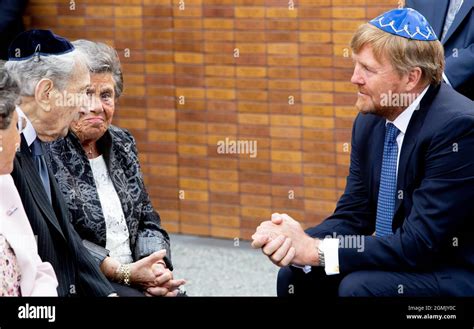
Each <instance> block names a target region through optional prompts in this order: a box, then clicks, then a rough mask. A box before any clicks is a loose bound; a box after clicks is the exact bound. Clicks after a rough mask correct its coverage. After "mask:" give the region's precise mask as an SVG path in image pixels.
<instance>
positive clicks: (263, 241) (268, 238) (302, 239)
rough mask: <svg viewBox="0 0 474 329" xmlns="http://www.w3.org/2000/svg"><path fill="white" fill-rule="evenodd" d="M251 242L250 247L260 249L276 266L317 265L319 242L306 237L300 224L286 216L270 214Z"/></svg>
mask: <svg viewBox="0 0 474 329" xmlns="http://www.w3.org/2000/svg"><path fill="white" fill-rule="evenodd" d="M252 240H253V241H252V247H253V248H256V249H258V248H261V249H262V251H263V253H264V254H265V255H266V256H267V257H268V258H269V259H270V261H272V263H274V264H275V265H277V266H280V267H284V266H288V265H289V264H293V265H299V266H304V265H311V266H317V265H319V257H318V253H317V247H318V245H319V242H320V240H319V239H313V238H311V237H310V236H309V235H307V234H306V233H305V232H304V230H303V228H302V227H301V224H300V223H298V222H297V221H295V220H294V219H293V218H291V217H290V216H288V215H287V214H279V213H274V214H272V217H271V220H269V221H264V222H262V223H261V224H260V225H259V226H258V227H257V230H256V232H255V233H254V234H253V235H252Z"/></svg>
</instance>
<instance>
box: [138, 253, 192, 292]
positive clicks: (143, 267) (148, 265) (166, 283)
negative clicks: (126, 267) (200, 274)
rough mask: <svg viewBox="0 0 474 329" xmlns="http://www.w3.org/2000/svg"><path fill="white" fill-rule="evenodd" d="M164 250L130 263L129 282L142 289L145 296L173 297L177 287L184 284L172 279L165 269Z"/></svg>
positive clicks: (171, 273)
mask: <svg viewBox="0 0 474 329" xmlns="http://www.w3.org/2000/svg"><path fill="white" fill-rule="evenodd" d="M165 256H166V250H160V251H156V252H154V253H153V254H151V255H149V256H147V257H145V258H142V259H140V260H139V261H136V262H134V263H132V264H131V265H132V267H131V276H130V279H131V282H132V284H134V285H138V286H140V287H141V288H142V289H144V292H145V295H147V296H149V297H151V296H165V297H174V296H176V295H177V294H178V291H179V287H180V286H181V285H183V284H185V283H186V281H185V280H183V279H174V278H173V272H171V271H170V270H169V269H168V268H166V264H165V262H164V261H163V258H164V257H165Z"/></svg>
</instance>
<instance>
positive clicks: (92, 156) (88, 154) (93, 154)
mask: <svg viewBox="0 0 474 329" xmlns="http://www.w3.org/2000/svg"><path fill="white" fill-rule="evenodd" d="M96 153H97V152H95V150H94V145H91V147H90V149H89V151H87V157H88V158H89V159H93V158H94V157H95V154H96Z"/></svg>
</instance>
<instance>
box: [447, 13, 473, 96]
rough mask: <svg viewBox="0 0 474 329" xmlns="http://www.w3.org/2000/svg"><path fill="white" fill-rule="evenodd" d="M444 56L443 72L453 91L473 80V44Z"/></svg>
mask: <svg viewBox="0 0 474 329" xmlns="http://www.w3.org/2000/svg"><path fill="white" fill-rule="evenodd" d="M473 22H474V20H473ZM472 25H474V23H473V24H472ZM473 28H474V26H473ZM446 55H447V56H446V68H445V70H444V71H445V74H446V76H447V77H448V80H449V83H451V86H453V88H454V89H456V88H458V87H459V86H461V85H463V84H464V83H466V82H467V81H470V80H472V79H473V78H474V44H470V45H469V46H468V47H466V48H459V49H456V53H453V54H446Z"/></svg>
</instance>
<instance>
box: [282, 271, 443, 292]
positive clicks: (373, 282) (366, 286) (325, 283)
mask: <svg viewBox="0 0 474 329" xmlns="http://www.w3.org/2000/svg"><path fill="white" fill-rule="evenodd" d="M277 294H278V296H279V297H291V296H303V297H304V296H313V297H314V296H318V297H337V296H339V297H357V296H359V297H369V296H387V297H397V296H398V297H404V296H406V297H415V296H432V297H436V296H440V295H441V293H440V287H439V285H438V281H437V279H436V277H435V275H434V274H433V273H408V272H384V271H357V272H352V273H349V274H346V275H343V274H337V275H326V273H325V272H324V269H323V268H320V267H313V268H312V271H311V272H309V273H307V274H305V273H304V272H303V270H302V269H300V268H296V267H293V266H289V267H284V268H282V269H280V271H279V272H278V280H277Z"/></svg>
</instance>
